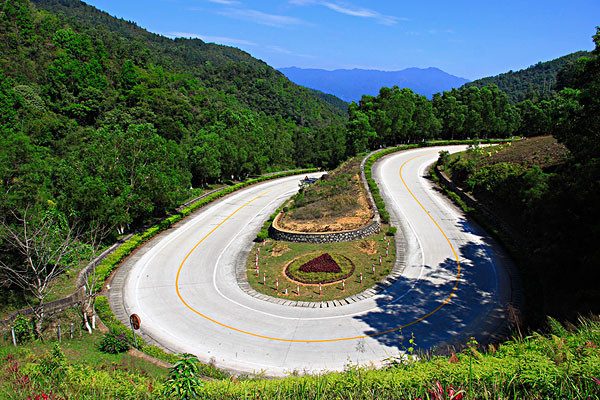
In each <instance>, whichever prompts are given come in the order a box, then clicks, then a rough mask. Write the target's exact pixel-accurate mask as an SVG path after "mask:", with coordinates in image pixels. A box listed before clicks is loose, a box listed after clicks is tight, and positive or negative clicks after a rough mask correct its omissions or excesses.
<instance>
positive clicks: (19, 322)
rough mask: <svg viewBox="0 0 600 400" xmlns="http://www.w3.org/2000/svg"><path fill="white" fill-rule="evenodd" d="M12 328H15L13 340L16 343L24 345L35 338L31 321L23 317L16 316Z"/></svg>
mask: <svg viewBox="0 0 600 400" xmlns="http://www.w3.org/2000/svg"><path fill="white" fill-rule="evenodd" d="M13 328H15V338H16V339H17V343H26V342H28V341H30V340H33V339H34V338H35V327H34V325H33V321H32V320H30V319H28V318H27V317H25V316H24V315H21V314H19V315H17V318H15V322H14V324H13Z"/></svg>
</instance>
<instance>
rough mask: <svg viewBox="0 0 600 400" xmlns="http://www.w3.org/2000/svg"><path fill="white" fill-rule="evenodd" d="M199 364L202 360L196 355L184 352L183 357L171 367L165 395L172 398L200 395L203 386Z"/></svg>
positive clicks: (164, 389) (164, 391) (187, 397)
mask: <svg viewBox="0 0 600 400" xmlns="http://www.w3.org/2000/svg"><path fill="white" fill-rule="evenodd" d="M199 364H200V361H198V358H197V357H196V356H194V355H192V354H182V355H181V359H180V360H179V361H177V362H176V363H175V365H173V367H172V368H171V371H170V373H169V379H168V380H167V381H166V382H165V386H164V388H163V396H164V397H165V398H171V399H172V398H177V399H190V398H197V397H199V396H200V394H201V389H202V386H203V384H202V381H201V379H200V374H199V372H200V371H199V368H198V365H199Z"/></svg>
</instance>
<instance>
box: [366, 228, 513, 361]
mask: <svg viewBox="0 0 600 400" xmlns="http://www.w3.org/2000/svg"><path fill="white" fill-rule="evenodd" d="M460 225H461V227H462V229H463V230H464V231H468V232H471V233H472V230H471V229H470V228H469V227H468V223H466V221H460ZM486 245H488V243H484V244H483V245H480V244H478V243H474V242H468V243H465V244H463V245H461V246H460V247H459V248H458V249H457V254H458V255H459V261H460V271H459V265H458V264H457V261H456V259H454V257H452V258H447V259H445V260H444V261H443V262H442V263H441V264H439V265H435V266H432V265H425V266H424V267H423V271H422V277H421V279H419V280H418V281H417V282H415V280H414V279H406V278H404V277H400V278H399V279H398V281H397V282H396V283H395V284H394V285H392V286H391V287H390V288H388V289H387V290H386V291H385V292H383V293H382V294H383V295H384V296H380V297H379V298H378V299H377V303H378V306H379V307H380V311H373V312H370V313H368V314H365V315H361V316H357V317H355V318H356V319H358V320H360V321H362V322H364V323H365V324H367V325H368V328H366V330H365V333H366V334H370V335H374V336H373V338H374V339H376V340H377V341H379V342H380V343H382V344H385V345H387V346H389V347H392V348H396V349H397V350H399V351H402V350H403V349H406V348H408V347H409V346H410V344H409V342H408V341H409V340H410V339H411V337H412V336H413V335H414V338H415V341H416V343H417V345H418V348H419V349H421V350H431V349H433V348H435V347H436V346H440V345H442V346H448V345H458V344H460V343H464V342H466V341H467V340H468V339H469V337H470V336H471V335H472V336H475V337H476V338H477V339H478V341H481V342H486V337H487V336H489V334H488V332H486V331H485V330H486V329H488V328H490V326H488V324H486V323H485V322H486V321H488V318H487V317H488V316H489V314H490V313H499V314H498V315H499V316H501V317H502V316H503V315H504V311H503V307H502V305H501V304H499V301H498V298H497V293H498V285H499V283H498V282H497V275H496V271H495V266H494V265H493V264H492V263H491V262H490V260H489V259H488V257H487V254H486V252H485V250H484V246H486ZM455 248H456V247H455ZM407 292H408V293H407ZM482 330H483V332H482ZM477 331H478V333H476V332H477Z"/></svg>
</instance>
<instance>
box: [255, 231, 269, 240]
mask: <svg viewBox="0 0 600 400" xmlns="http://www.w3.org/2000/svg"><path fill="white" fill-rule="evenodd" d="M268 237H269V233H268V232H267V231H264V230H261V231H260V232H258V233H257V234H256V241H257V242H264V241H265V240H267V238H268Z"/></svg>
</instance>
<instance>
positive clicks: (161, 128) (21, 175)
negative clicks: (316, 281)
mask: <svg viewBox="0 0 600 400" xmlns="http://www.w3.org/2000/svg"><path fill="white" fill-rule="evenodd" d="M35 4H36V5H37V7H39V8H36V7H35V6H33V4H32V3H30V2H29V1H27V0H5V1H4V0H3V1H0V33H1V34H2V37H3V38H6V39H7V40H3V41H1V43H0V52H1V53H2V57H1V58H0V82H1V83H0V110H1V111H2V116H1V117H0V130H1V132H2V134H1V135H0V138H1V139H0V147H1V148H2V149H3V151H2V154H1V157H0V186H1V187H2V190H1V193H2V194H1V196H2V197H1V198H0V218H2V219H4V218H6V219H8V222H9V224H10V223H13V222H14V221H13V220H14V218H15V217H14V216H13V215H12V214H11V211H15V213H16V214H17V216H20V215H22V214H23V212H24V210H25V209H27V208H28V207H29V208H41V209H45V208H48V204H49V203H50V202H51V203H52V204H54V205H55V206H56V208H57V209H58V211H59V212H61V213H63V214H65V216H66V217H67V218H68V219H69V222H71V223H73V221H77V224H78V225H79V226H81V227H84V228H89V227H91V226H92V225H94V223H97V222H102V224H103V225H106V226H107V227H108V228H111V229H110V230H111V237H110V238H111V239H114V238H115V237H116V236H117V235H120V234H122V233H123V232H125V231H131V229H132V228H137V227H139V226H142V225H143V224H144V223H146V222H148V221H149V220H151V219H153V218H156V217H162V216H163V215H164V214H165V212H166V211H168V210H170V209H172V208H173V207H174V206H176V205H178V204H180V203H181V202H182V201H183V200H184V199H187V198H189V197H190V194H191V191H190V189H189V188H190V186H192V185H193V186H196V187H197V186H205V185H208V184H211V183H215V182H222V181H228V180H230V179H234V178H235V179H238V180H240V179H245V178H247V177H248V176H249V175H257V174H261V173H264V172H269V171H276V170H282V169H289V168H290V167H294V166H312V165H319V166H320V165H329V164H336V163H337V162H339V160H340V159H339V157H343V156H344V155H343V152H342V154H341V155H339V154H336V155H333V154H332V153H331V150H330V149H325V148H324V146H322V144H324V143H329V141H330V139H331V138H332V136H331V135H337V136H339V135H340V133H343V123H344V121H345V118H346V117H345V113H344V112H342V111H341V110H339V109H337V108H335V107H333V106H331V105H330V104H329V103H327V102H325V101H323V100H321V99H320V98H319V97H318V96H316V95H315V94H314V93H313V92H312V91H310V90H309V89H306V88H302V87H299V86H297V85H294V84H293V83H291V82H289V81H288V80H287V79H286V78H285V77H284V76H283V75H281V74H280V73H278V72H277V71H275V70H273V69H272V68H270V67H268V66H267V65H265V64H264V63H263V62H261V61H259V60H256V59H254V58H252V57H251V56H250V55H248V54H247V53H244V52H242V51H240V50H238V49H233V48H229V47H225V46H217V45H208V44H205V43H204V42H202V41H201V40H187V39H177V40H171V39H167V38H164V37H161V36H158V35H154V34H150V33H148V32H146V31H144V30H143V29H140V28H139V27H137V26H135V25H134V24H132V23H129V22H126V21H123V20H118V19H116V18H112V17H110V16H108V14H106V13H103V12H100V11H98V10H96V9H95V8H93V7H90V6H88V5H86V4H84V3H82V2H80V1H75V0H68V1H60V2H58V1H50V0H49V1H37V2H35ZM47 10H48V11H47ZM339 128H341V129H342V131H339ZM317 147H319V149H317ZM296 148H301V149H302V151H296ZM341 148H342V149H344V146H343V144H342V147H341ZM321 157H325V158H321Z"/></svg>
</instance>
